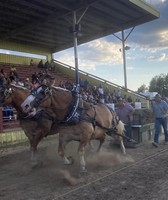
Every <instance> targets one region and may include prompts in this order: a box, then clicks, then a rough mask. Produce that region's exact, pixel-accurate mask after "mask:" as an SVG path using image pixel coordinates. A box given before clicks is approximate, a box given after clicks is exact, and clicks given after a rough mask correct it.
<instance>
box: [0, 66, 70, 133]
mask: <svg viewBox="0 0 168 200" xmlns="http://www.w3.org/2000/svg"><path fill="white" fill-rule="evenodd" d="M12 66H14V67H15V68H16V70H17V73H18V76H19V79H22V80H24V81H25V80H26V78H30V79H31V75H32V74H33V73H35V72H37V73H39V72H40V71H41V69H39V68H37V67H30V66H29V65H20V64H9V63H0V69H4V71H5V73H7V75H8V74H9V72H10V68H11V67H12ZM49 74H51V75H52V77H54V78H55V86H59V83H60V82H61V81H64V82H66V81H70V82H74V79H73V78H70V77H68V76H66V75H63V74H62V73H60V72H58V71H55V70H53V71H49ZM0 112H2V113H3V109H2V110H1V111H0ZM13 113H14V114H13V116H11V117H10V118H9V119H5V118H4V117H3V118H2V120H0V121H1V123H2V125H1V127H0V131H1V132H2V131H6V130H9V129H15V128H17V129H18V128H19V127H20V123H19V121H18V120H17V119H16V117H15V116H17V113H16V110H13Z"/></svg>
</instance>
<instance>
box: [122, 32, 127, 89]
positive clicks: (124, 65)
mask: <svg viewBox="0 0 168 200" xmlns="http://www.w3.org/2000/svg"><path fill="white" fill-rule="evenodd" d="M122 53H123V67H124V86H125V89H126V90H127V71H126V59H125V38H124V31H123V30H122Z"/></svg>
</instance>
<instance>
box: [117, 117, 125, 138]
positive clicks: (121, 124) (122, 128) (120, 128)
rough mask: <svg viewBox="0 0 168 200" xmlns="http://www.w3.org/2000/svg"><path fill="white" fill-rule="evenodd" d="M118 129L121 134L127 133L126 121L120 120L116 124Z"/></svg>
mask: <svg viewBox="0 0 168 200" xmlns="http://www.w3.org/2000/svg"><path fill="white" fill-rule="evenodd" d="M116 129H117V133H118V134H120V135H123V136H124V135H125V134H124V133H125V126H124V123H123V122H122V121H121V120H119V121H118V124H117V125H116Z"/></svg>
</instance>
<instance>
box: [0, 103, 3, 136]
mask: <svg viewBox="0 0 168 200" xmlns="http://www.w3.org/2000/svg"><path fill="white" fill-rule="evenodd" d="M2 131H3V108H2V107H0V132H2Z"/></svg>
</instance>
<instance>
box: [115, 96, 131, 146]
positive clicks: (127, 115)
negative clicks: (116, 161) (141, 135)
mask: <svg viewBox="0 0 168 200" xmlns="http://www.w3.org/2000/svg"><path fill="white" fill-rule="evenodd" d="M115 111H116V113H117V115H118V117H119V118H120V120H121V121H122V122H123V123H124V124H125V135H126V136H127V137H128V138H130V139H131V138H132V128H131V125H132V121H133V113H134V112H135V109H134V108H133V107H132V106H131V105H130V104H128V103H125V101H124V99H123V98H121V97H120V98H119V99H118V105H117V107H116V109H115ZM125 144H126V145H129V142H128V141H125Z"/></svg>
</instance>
